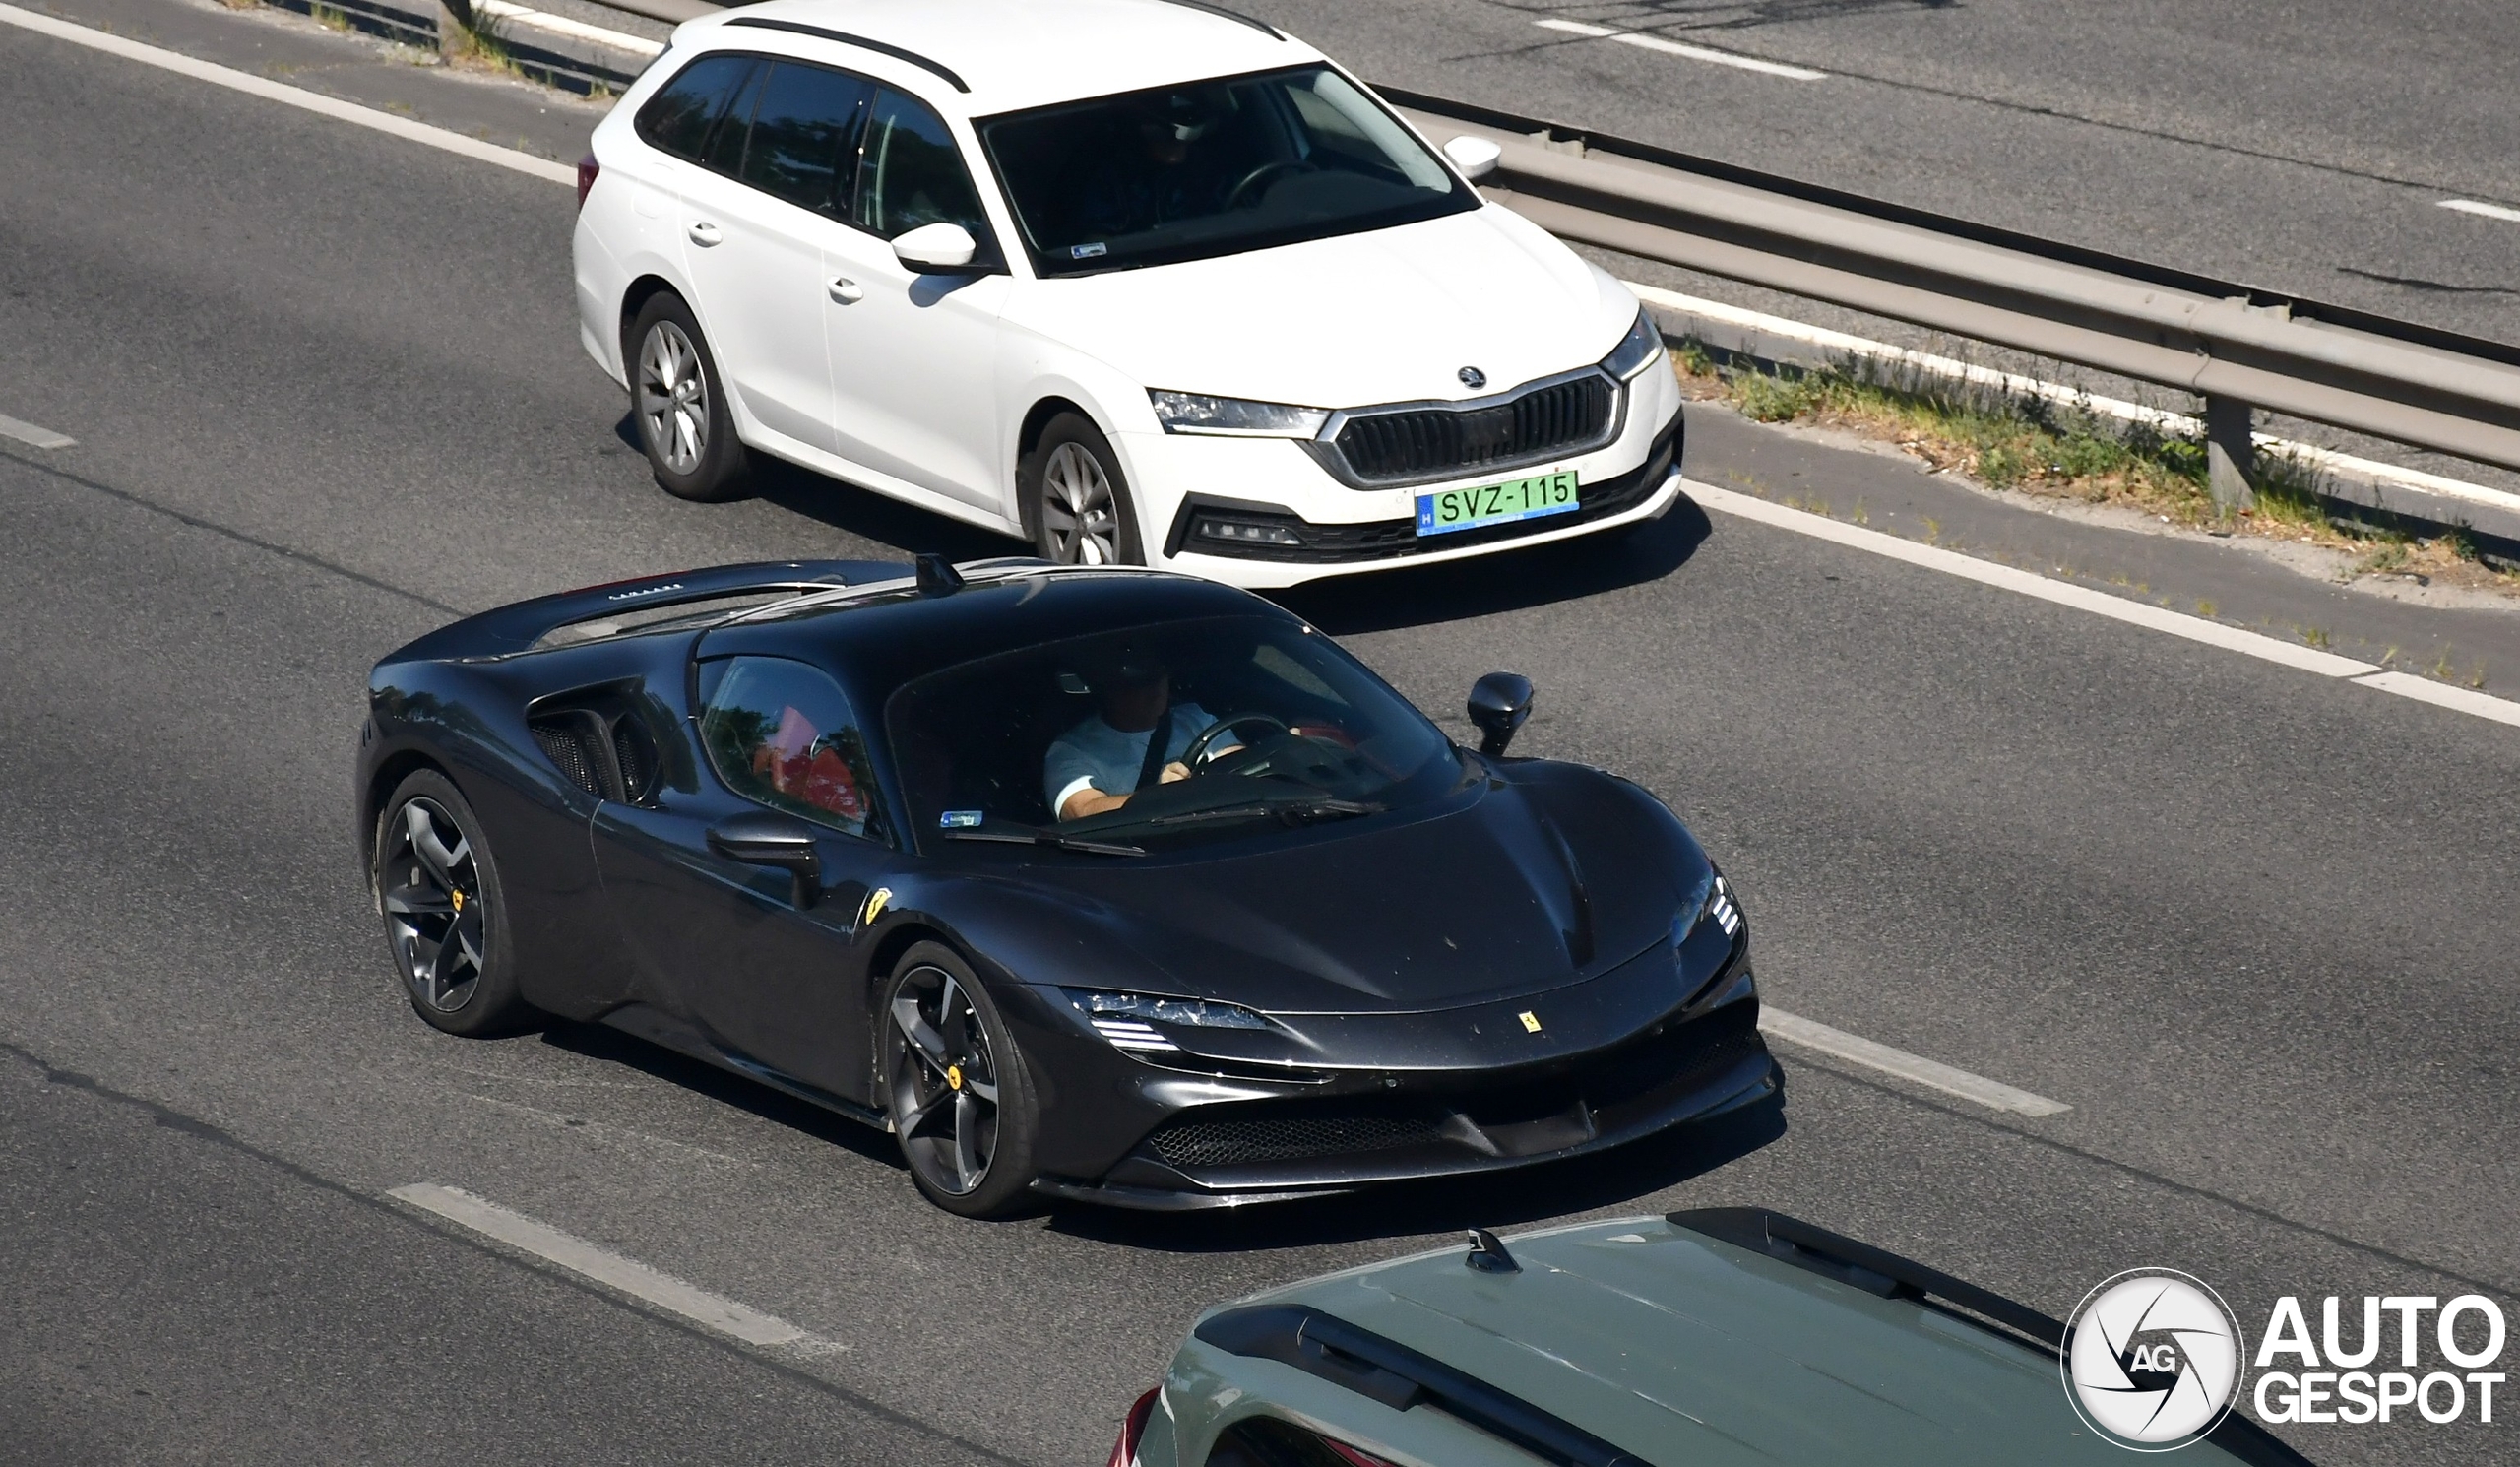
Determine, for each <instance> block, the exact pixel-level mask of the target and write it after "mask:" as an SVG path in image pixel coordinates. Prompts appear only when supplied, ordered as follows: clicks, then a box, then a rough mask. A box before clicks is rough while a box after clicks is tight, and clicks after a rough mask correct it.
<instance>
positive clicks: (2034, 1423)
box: [1167, 1218, 2241, 1467]
mask: <svg viewBox="0 0 2520 1467" xmlns="http://www.w3.org/2000/svg"><path fill="white" fill-rule="evenodd" d="M1508 1246H1509V1247H1510V1248H1511V1251H1512V1255H1513V1257H1514V1259H1515V1260H1516V1261H1517V1262H1519V1264H1520V1265H1521V1266H1520V1269H1519V1271H1516V1272H1497V1273H1491V1272H1481V1271H1480V1270H1477V1269H1473V1268H1470V1267H1468V1266H1465V1260H1464V1251H1463V1250H1462V1249H1460V1248H1453V1249H1448V1250H1445V1251H1441V1252H1433V1253H1424V1254H1420V1255H1418V1256H1416V1257H1411V1258H1403V1259H1400V1260H1397V1261H1394V1262H1389V1263H1382V1264H1375V1265H1371V1266H1368V1267H1364V1268H1357V1269H1352V1270H1349V1271H1347V1272H1344V1273H1338V1274H1332V1275H1330V1276H1328V1277H1325V1278H1321V1279H1316V1280H1313V1281H1311V1282H1308V1283H1304V1284H1299V1285H1296V1286H1293V1287H1292V1288H1288V1289H1283V1290H1278V1291H1275V1292H1272V1293H1269V1294H1264V1295H1259V1296H1256V1297H1255V1298H1254V1299H1251V1300H1246V1301H1242V1302H1241V1304H1240V1307H1248V1306H1251V1305H1281V1306H1286V1305H1292V1306H1305V1307H1309V1308H1314V1309H1319V1310H1321V1311H1323V1312H1325V1313H1328V1314H1331V1315H1334V1316H1336V1317H1337V1318H1338V1319H1342V1320H1345V1321H1347V1322H1349V1323H1352V1324H1355V1325H1356V1326H1359V1327H1360V1328H1362V1329H1364V1330H1367V1331H1370V1332H1371V1333H1372V1334H1374V1335H1378V1336H1381V1337H1382V1338H1383V1339H1386V1340H1389V1341H1391V1342H1393V1343H1396V1344H1399V1345H1402V1346H1405V1347H1407V1348H1409V1349H1411V1350H1415V1351H1418V1352H1419V1353H1421V1354H1423V1355H1425V1356H1428V1357H1432V1358H1433V1359H1434V1360H1435V1361H1438V1362H1441V1363H1443V1364H1444V1365H1449V1366H1452V1367H1454V1368H1456V1369H1458V1370H1460V1371H1465V1372H1467V1373H1468V1374H1470V1375H1473V1376H1476V1377H1478V1379H1480V1380H1481V1381H1483V1382H1485V1383H1487V1384H1489V1385H1492V1386H1494V1387H1497V1388H1499V1389H1501V1390H1503V1391H1505V1392H1507V1393H1509V1394H1511V1395H1512V1396H1516V1397H1519V1398H1520V1399H1521V1400H1522V1401H1524V1402H1528V1403H1529V1404H1530V1405H1531V1406H1534V1407H1537V1408H1539V1409H1540V1410H1541V1411H1543V1412H1545V1413H1548V1414H1550V1415H1552V1416H1555V1417H1557V1418H1559V1419H1560V1420H1562V1421H1563V1422H1565V1423H1567V1424H1569V1425H1572V1426H1574V1427H1577V1428H1580V1429H1581V1431H1583V1432H1585V1433H1589V1434H1591V1435H1593V1436H1596V1437H1599V1438H1601V1439H1602V1440H1603V1441H1604V1442H1606V1443H1607V1444H1609V1445H1610V1446H1613V1447H1616V1448H1618V1449H1620V1450H1623V1451H1624V1452H1626V1453H1628V1454H1630V1455H1632V1456H1634V1457H1636V1458H1638V1459H1641V1460H1642V1461H1644V1462H1647V1463H1653V1464H1659V1467H1677V1464H1682V1463H1686V1464H1691V1467H1698V1464H1703V1467H1734V1464H1738V1467H1753V1464H1760V1467H1772V1464H1776V1463H1793V1464H1805V1463H1807V1464H1813V1467H1819V1464H1828V1467H1843V1464H1847V1463H1861V1464H1863V1467H1911V1464H1913V1467H1967V1464H1975V1463H1987V1464H1993V1463H2003V1464H2007V1467H2018V1464H2023V1463H2039V1464H2074V1463H2090V1464H2104V1463H2105V1464H2110V1467H2127V1463H2128V1462H2129V1461H2130V1458H2129V1457H2128V1456H2127V1455H2126V1454H2125V1451H2124V1449H2123V1448H2121V1447H2119V1446H2117V1445H2115V1444H2113V1443H2111V1442H2110V1441H2108V1440H2107V1439H2105V1438H2102V1437H2099V1436H2097V1435H2094V1434H2093V1432H2092V1430H2091V1429H2090V1428H2089V1427H2087V1426H2085V1425H2084V1424H2083V1422H2082V1420H2081V1418H2080V1417H2078V1416H2077V1415H2076V1414H2075V1412H2074V1409H2073V1407H2072V1406H2071V1405H2070V1404H2068V1402H2067V1400H2066V1397H2065V1392H2064V1387H2063V1383H2062V1381H2061V1379H2060V1376H2059V1372H2058V1368H2057V1358H2056V1355H2055V1354H2054V1353H2053V1351H2052V1350H2046V1349H2043V1348H2040V1347H2038V1346H2036V1345H2034V1344H2032V1343H2029V1342H2026V1341H2022V1340H2016V1339H2014V1338H2011V1337H2009V1336H2007V1335H2006V1334H2004V1333H2002V1332H2000V1331H1998V1330H1995V1329H1991V1328H1988V1327H1986V1326H1985V1325H1982V1324H1980V1323H1977V1322H1973V1321H1972V1320H1968V1319H1963V1318H1959V1317H1955V1316H1954V1315H1953V1314H1952V1313H1951V1312H1949V1311H1948V1310H1946V1309H1944V1308H1937V1307H1934V1306H1932V1305H1928V1304H1926V1303H1924V1302H1922V1301H1920V1300H1914V1299H1908V1298H1900V1297H1891V1298H1884V1297H1882V1296H1881V1295H1879V1294H1875V1293H1870V1292H1867V1291H1866V1290H1864V1289H1861V1288H1858V1287H1855V1286H1854V1285H1853V1284H1849V1283H1842V1282H1840V1281H1839V1280H1838V1279H1836V1278H1832V1277H1828V1276H1826V1275H1824V1274H1822V1273H1818V1272H1814V1271H1812V1270H1810V1269H1808V1268H1804V1267H1800V1266H1796V1264H1794V1263H1791V1262H1787V1261H1784V1260H1782V1259H1780V1258H1777V1257H1772V1256H1768V1255H1766V1254H1763V1253H1759V1252H1755V1251H1752V1250H1751V1249H1749V1248H1747V1247H1742V1246H1737V1245H1735V1244H1732V1243H1728V1242H1724V1241H1721V1240H1719V1239H1717V1238H1715V1237H1711V1236H1709V1235H1707V1234H1705V1233H1701V1232H1697V1231H1693V1230H1692V1229H1689V1228H1684V1227H1679V1226H1675V1225H1674V1224H1672V1223H1671V1222H1669V1221H1667V1220H1665V1219H1663V1218H1632V1219H1627V1220H1624V1221H1619V1222H1608V1223H1591V1224H1585V1225H1581V1226H1576V1227H1568V1228H1557V1229H1551V1230H1549V1231H1546V1232H1542V1233H1533V1234H1526V1235H1524V1236H1522V1237H1519V1238H1515V1239H1512V1240H1510V1241H1509V1243H1508ZM1885 1282H1886V1280H1885ZM1954 1282H1955V1283H1956V1281H1954ZM2013 1308H2018V1307H2017V1306H2015V1307H2013ZM1216 1312H1219V1311H1211V1314H1210V1315H1209V1316H1206V1317H1214V1315H1215V1313H1216ZM2024 1312H2025V1313H2026V1312H2027V1311H2024ZM1191 1344H1192V1347H1199V1346H1201V1344H1202V1342H1201V1341H1200V1340H1198V1339H1197V1338H1196V1337H1195V1336H1194V1338H1193V1341H1192V1342H1191ZM1189 1353H1190V1352H1189V1349H1188V1348H1185V1358H1186V1356H1187V1355H1188V1354H1189ZM1201 1353H1203V1354H1205V1355H1206V1356H1207V1359H1208V1362H1209V1367H1208V1369H1216V1368H1217V1367H1219V1366H1220V1365H1224V1361H1223V1357H1222V1356H1220V1355H1218V1354H1216V1353H1214V1352H1207V1351H1204V1350H1202V1352H1201ZM1183 1364H1187V1361H1186V1359H1185V1361H1184V1362H1183ZM1235 1368H1244V1369H1235ZM1208 1369H1203V1370H1198V1371H1191V1372H1190V1373H1189V1374H1188V1375H1185V1376H1182V1377H1181V1379H1182V1382H1183V1383H1188V1381H1189V1380H1190V1379H1191V1378H1196V1377H1201V1376H1207V1374H1208ZM1225 1371H1226V1372H1227V1373H1231V1374H1234V1375H1252V1376H1259V1377H1267V1378H1270V1379H1274V1378H1275V1373H1274V1372H1281V1371H1283V1372H1285V1374H1286V1375H1290V1376H1292V1375H1295V1374H1296V1372H1295V1371H1293V1370H1292V1368H1291V1367H1288V1366H1284V1365H1279V1364H1277V1363H1275V1362H1264V1361H1247V1360H1239V1359H1237V1360H1233V1361H1232V1362H1230V1364H1229V1365H1226V1366H1225ZM1211 1378H1219V1379H1222V1378H1223V1375H1222V1374H1220V1375H1217V1376H1214V1377H1211ZM1277 1383H1278V1384H1279V1385H1281V1386H1283V1387H1285V1393H1286V1394H1288V1395H1290V1396H1292V1397H1303V1398H1306V1399H1307V1400H1308V1401H1309V1404H1308V1405H1307V1406H1304V1407H1300V1408H1298V1409H1297V1410H1296V1413H1295V1414H1297V1415H1299V1416H1303V1417H1308V1418H1311V1419H1314V1420H1315V1421H1317V1422H1318V1423H1319V1424H1320V1425H1323V1426H1325V1427H1327V1428H1329V1429H1330V1430H1332V1431H1333V1433H1334V1434H1336V1433H1337V1432H1338V1431H1339V1430H1340V1428H1341V1426H1342V1425H1343V1423H1342V1422H1341V1421H1340V1420H1337V1419H1331V1418H1329V1417H1327V1416H1326V1415H1325V1413H1324V1411H1323V1405H1322V1403H1323V1402H1324V1401H1325V1400H1329V1399H1332V1397H1328V1396H1324V1395H1323V1394H1321V1393H1320V1391H1319V1390H1318V1389H1317V1388H1312V1387H1317V1386H1318V1384H1319V1382H1309V1383H1308V1386H1299V1385H1298V1383H1297V1382H1296V1381H1292V1380H1278V1381H1277ZM1254 1385H1255V1387H1258V1388H1255V1389H1250V1390H1234V1391H1232V1392H1231V1393H1230V1394H1231V1396H1232V1398H1233V1400H1241V1401H1242V1402H1243V1406H1244V1409H1245V1410H1249V1409H1252V1408H1253V1407H1254V1406H1255V1405H1256V1400H1244V1399H1243V1398H1245V1397H1255V1398H1256V1397H1258V1396H1260V1395H1262V1394H1265V1393H1266V1389H1267V1388H1266V1385H1265V1384H1264V1383H1263V1381H1262V1379H1259V1378H1255V1379H1254ZM1170 1394H1171V1392H1170V1391H1167V1396H1169V1395H1170ZM1223 1394H1225V1393H1224V1392H1215V1391H1211V1392H1209V1395H1208V1399H1205V1400H1200V1401H1179V1400H1175V1401H1174V1402H1173V1410H1174V1413H1175V1416H1176V1417H1178V1418H1181V1420H1180V1422H1179V1443H1180V1446H1181V1447H1183V1448H1195V1449H1196V1451H1197V1455H1195V1456H1193V1455H1188V1454H1186V1453H1185V1454H1183V1455H1182V1456H1181V1458H1180V1461H1181V1464H1182V1467H1196V1464H1197V1463H1198V1462H1199V1461H1201V1460H1203V1459H1204V1456H1205V1444H1206V1441H1207V1440H1209V1439H1212V1438H1213V1435H1214V1433H1215V1430H1216V1429H1217V1428H1218V1427H1221V1426H1222V1425H1224V1424H1226V1422H1227V1420H1228V1419H1229V1417H1231V1416H1233V1415H1238V1414H1240V1413H1239V1412H1234V1411H1231V1410H1218V1409H1214V1401H1215V1398H1216V1397H1217V1396H1219V1395H1223ZM1357 1400H1358V1404H1359V1409H1358V1410H1357V1411H1355V1412H1354V1413H1342V1414H1343V1415H1345V1416H1347V1417H1348V1419H1349V1421H1350V1422H1352V1423H1355V1424H1358V1425H1360V1426H1361V1427H1362V1428H1363V1429H1365V1430H1367V1431H1370V1430H1371V1429H1372V1428H1373V1426H1374V1425H1375V1424H1376V1423H1375V1414H1376V1413H1377V1412H1380V1413H1381V1414H1382V1415H1383V1416H1385V1417H1388V1418H1390V1420H1389V1421H1388V1422H1386V1423H1384V1425H1387V1426H1389V1427H1391V1428H1393V1429H1394V1430H1392V1431H1388V1432H1384V1433H1381V1434H1380V1435H1379V1436H1378V1440H1377V1442H1367V1441H1359V1442H1358V1443H1357V1444H1359V1445H1373V1444H1382V1445H1386V1446H1391V1447H1395V1448H1397V1449H1398V1451H1399V1453H1400V1454H1401V1455H1403V1456H1416V1455H1419V1452H1418V1451H1416V1450H1411V1449H1410V1448H1409V1447H1408V1446H1407V1445H1406V1444H1405V1442H1406V1438H1407V1437H1408V1436H1409V1435H1412V1434H1410V1433H1408V1432H1404V1431H1400V1430H1398V1428H1399V1426H1400V1421H1399V1418H1400V1415H1401V1413H1398V1412H1393V1411H1390V1409H1389V1408H1388V1407H1386V1406H1378V1405H1376V1404H1375V1403H1373V1402H1371V1401H1369V1400H1366V1399H1365V1398H1363V1397H1358V1398H1357ZM1232 1403H1233V1402H1232V1401H1230V1400H1229V1401H1228V1402H1227V1405H1228V1406H1230V1405H1231V1404H1232ZM1185 1407H1187V1408H1188V1409H1187V1411H1186V1412H1185V1410H1184V1408H1185ZM1409 1414H1410V1415H1412V1416H1424V1415H1426V1413H1424V1412H1414V1413H1409ZM1456 1427H1457V1424H1450V1423H1448V1424H1447V1430H1448V1431H1450V1430H1453V1429H1455V1428H1456ZM1494 1444H1495V1445H1496V1447H1497V1448H1498V1449H1499V1450H1498V1451H1497V1452H1496V1453H1495V1454H1492V1456H1491V1455H1490V1454H1487V1453H1482V1454H1481V1455H1482V1456H1490V1459H1491V1460H1498V1461H1517V1460H1524V1458H1523V1457H1522V1456H1521V1454H1520V1453H1519V1452H1515V1451H1513V1450H1512V1449H1510V1448H1506V1447H1504V1445H1503V1443H1502V1442H1496V1443H1494ZM2180 1459H2181V1461H2182V1462H2183V1463H2187V1464H2207V1463H2220V1464H2229V1463H2233V1462H2236V1461H2239V1460H2241V1459H2240V1458H2239V1457H2236V1456H2234V1455H2232V1454H2231V1453H2228V1452H2226V1451H2223V1450H2221V1449H2220V1448H2219V1447H2218V1446H2216V1445H2215V1444H2213V1443H2210V1442H2202V1441H2200V1442H2197V1443H2195V1444H2194V1445H2192V1446H2190V1447H2188V1448H2187V1449H2186V1450H2184V1451H2183V1452H2181V1453H2180Z"/></svg>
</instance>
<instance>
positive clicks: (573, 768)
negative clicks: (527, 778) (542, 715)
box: [532, 718, 604, 799]
mask: <svg viewBox="0 0 2520 1467" xmlns="http://www.w3.org/2000/svg"><path fill="white" fill-rule="evenodd" d="M532 727H533V730H534V741H535V742H536V743H538V744H540V745H542V752H543V755H544V756H545V757H546V758H548V759H550V761H551V762H552V763H553V764H556V765H558V766H559V769H560V772H561V773H562V774H565V775H567V776H568V777H569V778H570V780H571V781H572V782H574V783H575V784H576V785H577V787H578V788H579V789H581V790H584V791H586V792H587V793H588V794H589V795H592V796H594V797H596V798H598V799H601V798H603V796H604V790H603V772H602V771H603V754H602V751H601V750H600V749H599V748H597V747H595V739H594V736H593V735H592V734H590V733H589V732H588V730H587V728H586V721H585V720H583V719H576V718H560V719H536V720H535V721H534V724H533V725H532Z"/></svg>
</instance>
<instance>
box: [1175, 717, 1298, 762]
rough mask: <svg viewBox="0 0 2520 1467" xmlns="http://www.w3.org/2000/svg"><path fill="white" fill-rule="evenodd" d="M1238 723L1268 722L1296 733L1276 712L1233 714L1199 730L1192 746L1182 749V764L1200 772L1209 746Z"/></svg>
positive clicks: (1280, 729)
mask: <svg viewBox="0 0 2520 1467" xmlns="http://www.w3.org/2000/svg"><path fill="white" fill-rule="evenodd" d="M1236 724H1267V725H1269V726H1271V727H1272V728H1275V729H1276V730H1277V731H1278V732H1279V733H1280V734H1286V735H1288V736H1289V737H1292V736H1293V734H1294V731H1293V730H1292V729H1290V728H1288V727H1287V721H1286V720H1285V719H1282V718H1280V717H1278V716H1277V715H1276V714H1274V713H1236V714H1231V715H1229V716H1227V717H1225V718H1221V719H1218V720H1217V721H1216V722H1215V723H1213V724H1210V725H1208V726H1207V727H1206V728H1204V729H1201V730H1200V731H1199V736H1198V737H1196V738H1193V739H1191V740H1190V746H1189V747H1188V748H1186V749H1183V750H1182V751H1181V763H1182V765H1183V766H1184V767H1186V768H1187V769H1189V771H1190V772H1191V773H1193V774H1196V773H1198V772H1199V766H1200V765H1202V764H1204V763H1206V762H1207V758H1208V749H1209V747H1210V746H1211V745H1213V744H1214V743H1215V742H1216V741H1217V740H1218V739H1219V738H1222V737H1224V736H1225V735H1226V734H1230V733H1232V732H1233V729H1234V726H1235V725H1236Z"/></svg>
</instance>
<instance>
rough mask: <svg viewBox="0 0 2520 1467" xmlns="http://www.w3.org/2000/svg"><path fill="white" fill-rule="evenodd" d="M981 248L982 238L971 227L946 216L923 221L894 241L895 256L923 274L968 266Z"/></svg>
mask: <svg viewBox="0 0 2520 1467" xmlns="http://www.w3.org/2000/svg"><path fill="white" fill-rule="evenodd" d="M979 252H980V242H979V241H978V240H977V239H974V238H973V237H972V231H971V230H969V229H966V228H964V227H963V226H962V225H961V224H958V223H951V222H949V221H946V220H938V221H937V222H936V223H932V224H921V225H919V226H918V227H917V228H915V229H913V230H911V231H910V232H909V233H907V234H903V235H901V236H900V237H898V238H896V239H895V240H894V241H893V258H894V259H896V260H899V261H901V262H902V265H903V266H904V267H905V268H907V269H910V270H915V271H917V272H919V273H920V274H922V275H926V274H933V273H938V272H943V271H949V270H968V269H970V268H971V264H972V258H973V257H974V256H976V255H977V254H978V253H979Z"/></svg>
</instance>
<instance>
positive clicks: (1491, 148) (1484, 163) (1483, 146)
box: [1444, 133, 1505, 183]
mask: <svg viewBox="0 0 2520 1467" xmlns="http://www.w3.org/2000/svg"><path fill="white" fill-rule="evenodd" d="M1504 156H1505V150H1504V149H1503V148H1501V147H1499V146H1497V145H1496V144H1494V143H1491V142H1489V141H1487V140H1486V139H1485V138H1474V137H1471V136H1469V135H1468V134H1466V133H1465V134H1464V135H1462V136H1461V137H1458V138H1455V139H1453V140H1452V141H1451V142H1449V143H1446V144H1445V145H1444V157H1446V158H1448V159H1452V163H1453V166H1454V167H1456V168H1459V169H1461V176H1463V177H1464V178H1467V179H1469V180H1470V181H1471V182H1473V183H1476V182H1478V181H1479V180H1480V179H1481V178H1484V177H1486V176H1487V175H1488V174H1490V173H1493V172H1495V171H1496V159H1500V158H1503V157H1504Z"/></svg>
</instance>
